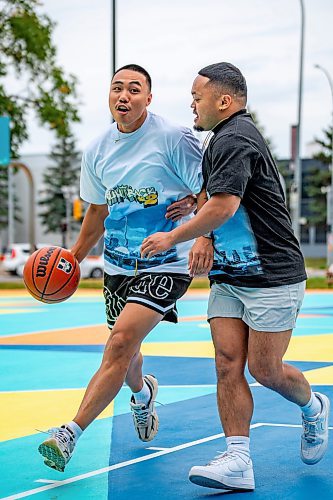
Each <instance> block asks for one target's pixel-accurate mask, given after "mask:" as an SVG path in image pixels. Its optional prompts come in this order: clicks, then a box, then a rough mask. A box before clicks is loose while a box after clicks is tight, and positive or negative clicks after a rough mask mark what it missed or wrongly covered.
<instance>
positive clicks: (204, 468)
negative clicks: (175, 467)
mask: <svg viewBox="0 0 333 500" xmlns="http://www.w3.org/2000/svg"><path fill="white" fill-rule="evenodd" d="M189 480H190V481H191V482H192V483H194V484H198V485H199V486H206V487H207V488H218V489H221V490H243V491H252V490H254V488H255V484H254V475H253V465H252V460H251V459H250V458H249V459H247V460H246V459H243V458H241V457H240V456H238V455H235V454H234V453H230V452H227V451H226V452H224V453H222V455H218V456H217V457H215V458H214V460H212V461H211V462H209V463H208V464H207V465H199V466H196V467H192V469H191V470H190V473H189Z"/></svg>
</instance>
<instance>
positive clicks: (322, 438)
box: [301, 392, 330, 465]
mask: <svg viewBox="0 0 333 500" xmlns="http://www.w3.org/2000/svg"><path fill="white" fill-rule="evenodd" d="M315 395H316V397H317V398H318V399H319V400H320V402H321V406H322V409H321V413H319V415H318V417H317V418H316V420H313V421H309V420H306V418H305V416H304V415H303V414H302V425H303V434H302V437H301V459H302V460H303V462H304V463H306V464H308V465H313V464H316V463H317V462H319V460H321V459H322V458H323V456H324V453H325V451H326V448H327V444H328V416H329V412H330V401H329V399H328V397H327V396H325V395H324V394H320V392H315Z"/></svg>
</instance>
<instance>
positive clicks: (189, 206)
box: [165, 194, 197, 222]
mask: <svg viewBox="0 0 333 500" xmlns="http://www.w3.org/2000/svg"><path fill="white" fill-rule="evenodd" d="M196 208H197V199H196V197H195V196H193V195H192V194H189V195H188V196H185V198H182V199H181V200H178V201H175V202H174V203H172V204H171V205H169V206H168V208H167V212H166V215H165V218H166V219H171V220H172V221H173V222H176V221H177V220H179V219H181V218H182V217H185V216H186V215H190V214H191V213H192V212H194V210H195V209H196Z"/></svg>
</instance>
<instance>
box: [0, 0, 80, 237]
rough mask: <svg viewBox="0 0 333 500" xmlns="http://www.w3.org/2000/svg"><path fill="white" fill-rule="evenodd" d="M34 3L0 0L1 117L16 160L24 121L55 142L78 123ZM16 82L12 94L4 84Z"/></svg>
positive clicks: (0, 198) (3, 179) (3, 199)
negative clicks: (19, 87)
mask: <svg viewBox="0 0 333 500" xmlns="http://www.w3.org/2000/svg"><path fill="white" fill-rule="evenodd" d="M39 6H40V3H39V1H38V0H0V115H6V116H9V117H10V120H11V157H12V158H13V159H15V158H18V156H19V150H20V147H21V145H22V143H23V142H24V141H25V140H26V139H27V138H28V136H29V131H28V116H29V113H30V111H31V110H33V111H34V112H35V114H36V116H37V119H38V121H39V123H40V124H41V125H42V126H46V127H48V128H49V129H51V130H53V131H54V132H55V135H56V137H57V139H61V138H65V137H70V136H71V124H72V123H73V122H78V121H79V120H80V118H79V115H78V110H77V94H76V85H77V80H76V78H75V76H73V75H68V76H66V75H65V74H64V71H63V69H62V68H61V67H60V66H59V65H58V64H57V62H56V48H55V46H54V44H53V42H52V33H53V29H54V26H55V24H54V23H53V22H52V21H51V19H50V18H49V17H48V16H47V15H46V14H43V13H40V12H39ZM13 76H14V77H16V79H17V80H18V81H20V84H22V86H23V85H24V89H23V90H20V92H19V94H17V93H15V92H14V93H13V90H12V89H11V87H10V85H9V84H8V81H10V78H12V77H13ZM0 207H1V212H0V228H1V227H4V225H6V224H7V172H6V169H5V168H3V167H1V168H0Z"/></svg>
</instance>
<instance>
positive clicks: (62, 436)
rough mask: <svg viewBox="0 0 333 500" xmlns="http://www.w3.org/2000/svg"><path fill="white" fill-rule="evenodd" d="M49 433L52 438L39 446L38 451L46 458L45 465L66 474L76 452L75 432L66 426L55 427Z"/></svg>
mask: <svg viewBox="0 0 333 500" xmlns="http://www.w3.org/2000/svg"><path fill="white" fill-rule="evenodd" d="M47 432H48V433H49V434H50V437H49V438H48V439H46V440H45V441H44V442H43V443H42V444H40V445H39V447H38V451H39V453H40V454H41V455H42V456H43V457H44V459H45V460H44V463H45V465H47V466H48V467H51V469H55V470H57V471H59V472H64V470H65V466H66V464H67V463H68V462H69V461H70V459H71V457H72V454H73V451H74V447H75V435H74V432H73V431H72V429H70V428H69V427H68V426H66V425H62V426H61V427H54V428H52V429H49V430H48V431H47Z"/></svg>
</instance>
